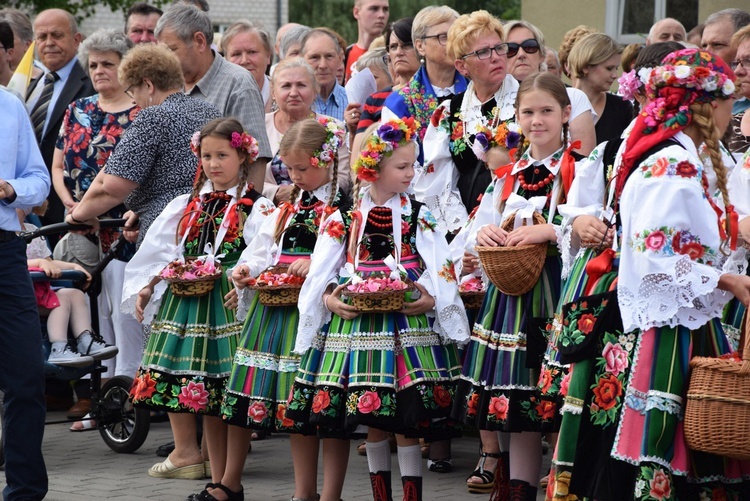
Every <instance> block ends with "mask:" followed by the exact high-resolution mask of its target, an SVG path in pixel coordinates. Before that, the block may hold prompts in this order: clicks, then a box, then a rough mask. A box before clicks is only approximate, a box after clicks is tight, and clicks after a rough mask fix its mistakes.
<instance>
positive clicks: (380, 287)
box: [347, 277, 409, 292]
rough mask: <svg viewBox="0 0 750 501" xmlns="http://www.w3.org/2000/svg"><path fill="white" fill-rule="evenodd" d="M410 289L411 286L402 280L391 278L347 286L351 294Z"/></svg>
mask: <svg viewBox="0 0 750 501" xmlns="http://www.w3.org/2000/svg"><path fill="white" fill-rule="evenodd" d="M408 287H409V286H408V285H407V284H406V283H404V282H403V281H402V280H394V279H392V278H390V277H386V278H375V277H370V278H367V279H366V280H363V281H362V282H358V283H356V284H351V285H349V286H347V290H349V291H351V292H380V291H386V290H394V291H400V290H404V289H407V288H408Z"/></svg>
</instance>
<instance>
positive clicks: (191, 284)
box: [164, 210, 222, 296]
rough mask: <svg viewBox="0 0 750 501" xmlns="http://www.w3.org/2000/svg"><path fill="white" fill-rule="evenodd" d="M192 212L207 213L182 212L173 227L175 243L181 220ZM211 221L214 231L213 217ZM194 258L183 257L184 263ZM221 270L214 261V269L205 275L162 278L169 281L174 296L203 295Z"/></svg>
mask: <svg viewBox="0 0 750 501" xmlns="http://www.w3.org/2000/svg"><path fill="white" fill-rule="evenodd" d="M193 214H195V215H200V214H207V213H206V212H204V211H201V210H192V211H189V212H186V213H185V214H183V215H182V217H181V218H180V221H179V222H178V223H177V228H176V229H175V236H174V238H175V243H176V244H178V245H180V227H181V226H182V221H183V220H184V219H185V218H186V217H187V216H190V215H193ZM207 215H208V214H207ZM211 223H212V224H213V225H214V231H216V223H215V221H214V220H213V219H212V220H211ZM185 231H190V229H189V228H186V229H185ZM196 260H197V258H195V257H189V258H185V263H190V262H193V261H196ZM221 272H222V270H221V265H220V264H219V263H216V271H215V272H214V273H213V274H211V275H206V276H203V277H200V278H194V279H191V280H186V279H184V278H182V277H170V278H164V280H165V281H166V282H167V283H169V288H170V289H171V290H172V294H174V295H175V296H203V295H205V294H208V293H209V292H211V291H212V290H213V289H214V282H215V281H216V279H217V278H219V277H220V276H221Z"/></svg>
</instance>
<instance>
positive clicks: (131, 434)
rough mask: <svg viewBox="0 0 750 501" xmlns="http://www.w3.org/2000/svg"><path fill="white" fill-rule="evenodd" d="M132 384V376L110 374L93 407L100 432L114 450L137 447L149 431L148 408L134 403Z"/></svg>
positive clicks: (124, 450)
mask: <svg viewBox="0 0 750 501" xmlns="http://www.w3.org/2000/svg"><path fill="white" fill-rule="evenodd" d="M132 385H133V379H132V378H129V377H127V376H117V377H113V378H112V379H110V380H109V381H108V382H107V384H105V385H104V387H103V388H102V389H101V392H100V393H99V400H98V402H96V404H95V407H96V410H93V415H94V416H93V417H94V419H96V421H97V425H98V428H99V434H100V435H101V436H102V439H103V440H104V443H106V444H107V446H108V447H109V448H110V449H112V450H113V451H115V452H120V453H129V452H135V451H137V450H138V448H139V447H140V446H141V445H143V442H145V440H146V436H147V435H148V429H149V426H150V422H149V412H148V410H146V409H136V408H134V407H133V404H132V402H131V401H130V398H129V393H130V387H131V386H132Z"/></svg>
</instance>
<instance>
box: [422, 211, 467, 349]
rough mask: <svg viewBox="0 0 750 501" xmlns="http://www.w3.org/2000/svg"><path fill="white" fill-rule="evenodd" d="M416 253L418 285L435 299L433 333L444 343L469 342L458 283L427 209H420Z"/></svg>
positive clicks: (448, 252) (442, 241)
mask: <svg viewBox="0 0 750 501" xmlns="http://www.w3.org/2000/svg"><path fill="white" fill-rule="evenodd" d="M417 252H418V253H419V256H420V257H421V258H422V261H423V262H424V264H425V270H424V273H422V276H421V277H419V280H417V283H418V284H420V285H422V286H423V287H424V288H425V289H426V290H427V292H428V293H429V294H430V295H431V296H432V297H433V298H434V299H435V313H434V314H435V322H434V324H433V329H434V331H435V333H436V334H438V335H439V336H440V337H441V338H443V339H445V340H448V339H449V340H452V341H455V342H458V343H465V342H466V341H468V340H469V336H470V334H471V332H470V331H469V320H468V318H467V317H466V308H465V307H464V303H463V301H462V300H461V297H460V295H459V293H458V281H457V280H456V272H455V270H454V267H453V260H452V259H451V252H450V249H449V247H448V242H447V241H446V240H445V236H444V235H443V233H442V232H440V231H439V229H438V224H437V220H436V219H435V218H434V216H433V215H432V214H431V213H430V210H429V209H428V208H427V207H426V206H422V207H421V208H420V209H419V222H418V224H417Z"/></svg>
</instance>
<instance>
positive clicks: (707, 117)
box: [690, 103, 730, 254]
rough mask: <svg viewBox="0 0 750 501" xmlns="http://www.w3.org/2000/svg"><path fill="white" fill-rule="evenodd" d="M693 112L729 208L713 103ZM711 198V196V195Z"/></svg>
mask: <svg viewBox="0 0 750 501" xmlns="http://www.w3.org/2000/svg"><path fill="white" fill-rule="evenodd" d="M690 110H691V111H692V112H693V123H694V124H695V125H696V127H697V128H698V131H699V132H700V135H701V137H702V138H703V143H705V145H706V152H707V153H708V155H709V157H710V158H711V165H712V166H713V169H714V172H715V173H716V186H717V187H718V188H719V191H720V192H721V198H722V200H723V201H724V207H725V208H726V207H729V204H730V202H729V190H728V189H727V168H726V166H725V165H724V160H723V158H722V155H721V149H720V143H719V130H718V129H717V128H716V123H715V122H714V111H713V107H712V106H711V103H702V104H693V105H691V106H690ZM709 196H710V194H709ZM729 224H730V221H729V218H725V222H724V225H725V230H726V232H727V235H729V234H730V233H729V230H730V228H729ZM726 244H727V242H722V245H721V252H722V254H724V253H725V250H724V247H725V245H726Z"/></svg>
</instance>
